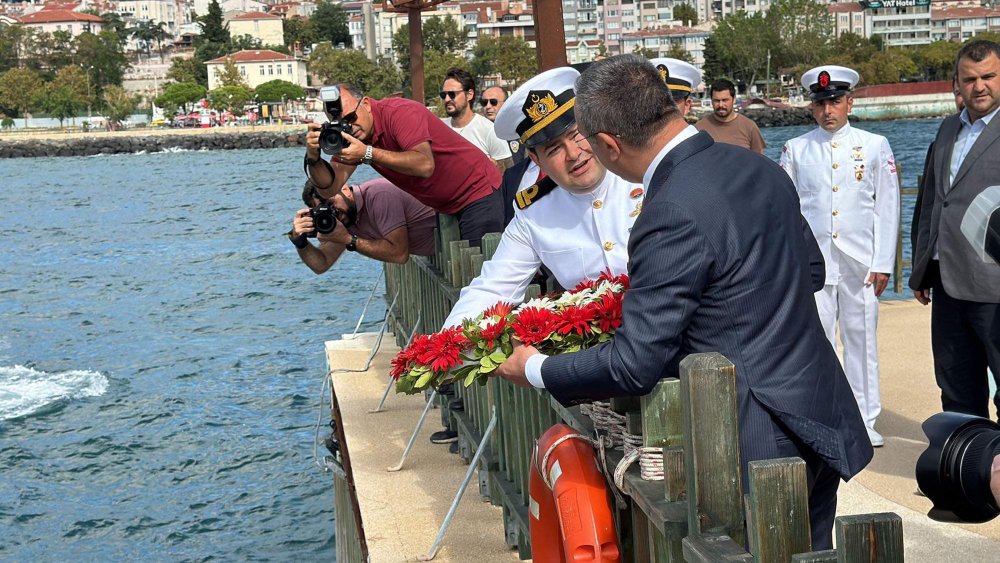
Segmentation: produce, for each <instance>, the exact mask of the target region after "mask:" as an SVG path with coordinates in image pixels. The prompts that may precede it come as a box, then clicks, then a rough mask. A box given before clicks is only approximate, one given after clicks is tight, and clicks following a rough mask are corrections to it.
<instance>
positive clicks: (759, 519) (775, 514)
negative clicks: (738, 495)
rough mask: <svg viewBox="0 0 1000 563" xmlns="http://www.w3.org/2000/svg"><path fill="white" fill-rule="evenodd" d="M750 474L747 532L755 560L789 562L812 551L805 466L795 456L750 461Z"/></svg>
mask: <svg viewBox="0 0 1000 563" xmlns="http://www.w3.org/2000/svg"><path fill="white" fill-rule="evenodd" d="M749 471H750V475H749V482H750V483H749V484H750V507H749V511H748V512H749V520H750V522H751V524H748V526H747V528H748V529H747V533H749V534H750V536H751V541H750V543H751V545H753V546H754V549H753V554H754V558H755V560H756V561H788V560H789V559H790V558H791V556H792V555H793V554H795V553H804V552H808V551H811V549H812V547H811V546H812V542H811V539H810V538H811V536H810V532H809V487H808V485H807V483H806V463H805V462H804V461H802V460H801V459H799V458H797V457H794V458H782V459H768V460H761V461H751V462H750V463H749ZM776 524H777V525H776Z"/></svg>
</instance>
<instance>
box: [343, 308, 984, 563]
mask: <svg viewBox="0 0 1000 563" xmlns="http://www.w3.org/2000/svg"><path fill="white" fill-rule="evenodd" d="M880 313H881V314H880V318H879V356H880V367H881V388H882V408H883V410H882V414H881V416H880V417H879V419H878V423H877V425H876V428H877V429H878V430H879V432H881V433H882V435H883V436H884V437H885V446H884V447H882V448H877V449H876V450H875V457H874V459H873V460H872V462H871V464H870V465H869V466H868V467H867V468H866V469H865V470H864V471H862V472H861V473H860V474H858V475H857V476H855V478H854V479H852V480H851V482H849V483H845V484H842V485H841V489H840V495H839V505H838V510H837V513H838V515H848V514H865V513H876V512H895V513H896V514H898V515H899V516H900V517H901V518H902V520H903V542H904V550H905V556H906V560H907V561H911V562H925V561H926V562H934V563H937V562H947V561H961V562H980V561H983V562H986V561H1000V519H997V520H995V521H993V522H989V523H986V524H976V525H965V524H953V523H941V522H935V521H933V520H931V519H929V518H928V517H927V516H926V514H927V511H928V510H929V509H930V507H931V503H930V501H929V500H928V499H927V498H925V497H923V496H920V495H918V494H917V484H916V479H915V477H914V467H915V465H916V460H917V457H918V456H919V455H920V453H921V452H923V450H924V448H925V447H926V444H927V442H926V438H925V437H924V435H923V432H922V431H921V429H920V424H921V423H922V422H923V421H924V420H925V419H926V418H927V417H929V416H931V415H932V414H934V413H937V412H939V411H940V392H939V390H938V388H937V386H936V384H935V383H934V374H933V369H932V365H933V364H932V358H931V348H930V307H923V306H921V305H920V304H919V303H917V302H916V301H913V300H905V301H884V302H882V304H881V307H880ZM367 338H370V337H368V336H361V337H360V338H356V339H347V340H339V341H331V342H328V343H327V359H328V362H330V365H331V366H339V367H358V366H362V365H363V364H364V361H365V359H366V358H367V355H368V350H369V349H370V344H371V341H370V340H366V339H367ZM382 350H383V351H381V352H380V353H378V354H377V355H376V356H375V358H374V362H373V366H374V369H371V370H369V371H368V372H365V373H342V374H334V375H333V376H332V377H333V382H334V387H335V388H336V390H337V393H338V397H339V400H340V405H341V410H342V414H343V417H344V420H345V430H346V432H347V439H348V445H349V448H350V453H351V458H352V462H353V464H354V471H355V475H356V480H357V488H358V495H359V500H360V505H361V509H362V515H363V517H364V520H365V529H366V530H367V533H368V545H369V547H370V549H371V555H372V557H371V561H373V562H375V563H379V562H382V561H393V562H395V561H417V560H419V557H420V556H421V555H424V554H426V553H427V551H428V550H429V548H430V546H431V544H432V543H433V541H434V538H435V536H436V535H437V532H438V527H439V526H440V524H441V522H442V520H443V519H444V515H445V513H446V512H447V510H448V506H449V504H450V502H451V499H452V498H453V497H454V494H455V492H456V490H457V484H458V483H460V482H461V480H462V478H463V477H464V475H465V471H466V469H467V468H468V466H466V465H465V464H464V463H463V462H462V461H461V460H460V459H459V456H457V455H451V454H448V453H447V446H441V445H433V444H430V443H429V441H428V440H429V436H430V434H431V433H432V432H434V431H436V430H439V429H440V428H441V418H440V411H438V410H433V411H431V413H430V415H429V416H428V418H427V422H426V423H425V424H424V426H423V428H422V429H421V431H420V433H419V435H418V437H417V441H416V443H415V445H414V447H413V450H412V452H411V454H410V457H409V459H408V460H407V462H406V463H405V465H404V467H403V469H402V470H401V471H398V472H388V471H386V468H387V467H389V466H393V465H396V464H397V463H398V462H399V459H400V455H401V454H402V452H403V449H404V448H405V447H406V443H407V441H408V440H409V437H410V433H411V432H412V430H413V427H414V425H415V423H416V420H417V419H418V418H419V416H420V413H421V411H422V409H423V401H422V400H421V398H420V396H404V395H396V394H395V392H394V391H390V393H389V396H388V399H387V400H386V403H385V407H384V411H383V412H380V413H375V414H372V413H368V412H367V411H368V410H369V409H373V408H375V406H376V405H377V404H378V401H379V399H380V398H381V397H382V392H383V391H384V389H385V384H386V381H387V380H386V378H385V374H386V373H388V362H389V360H390V359H391V358H392V355H393V354H394V352H395V347H394V346H393V345H392V344H391V343H390V342H388V339H387V341H386V342H385V343H384V344H383V347H382ZM470 489H472V490H470V491H468V492H467V493H466V494H465V496H464V497H463V499H462V501H461V503H460V504H459V506H458V508H457V511H456V513H455V518H454V521H453V523H452V526H451V528H450V529H449V530H448V531H447V534H446V535H445V537H444V541H443V547H442V549H441V552H440V553H439V555H438V556H437V558H436V559H435V561H476V562H477V563H487V562H493V561H516V560H517V554H516V552H513V551H510V550H508V549H507V547H506V545H505V544H504V541H503V525H502V519H501V511H500V509H498V508H496V507H493V506H491V505H489V503H485V502H482V501H481V500H480V499H479V495H478V493H477V492H476V490H475V489H476V480H475V479H473V482H472V485H471V486H470Z"/></svg>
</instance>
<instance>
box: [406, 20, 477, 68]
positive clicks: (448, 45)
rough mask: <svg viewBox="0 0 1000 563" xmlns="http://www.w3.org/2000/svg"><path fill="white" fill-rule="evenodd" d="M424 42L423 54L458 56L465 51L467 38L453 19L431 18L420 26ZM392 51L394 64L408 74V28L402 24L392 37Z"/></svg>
mask: <svg viewBox="0 0 1000 563" xmlns="http://www.w3.org/2000/svg"><path fill="white" fill-rule="evenodd" d="M420 29H421V32H422V36H423V40H424V54H425V55H426V54H427V52H428V51H437V52H439V53H448V54H458V53H461V52H463V51H464V50H465V47H466V43H467V38H466V37H465V32H464V31H463V30H462V28H461V27H460V26H459V25H458V23H457V22H456V21H455V20H454V18H442V17H441V16H431V17H429V18H427V19H425V20H423V22H422V23H421V26H420ZM392 51H393V53H395V55H396V63H397V64H398V65H399V68H401V69H403V72H404V73H409V72H410V26H409V24H403V25H401V26H400V27H399V29H397V30H396V33H394V34H393V35H392Z"/></svg>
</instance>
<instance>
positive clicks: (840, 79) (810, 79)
mask: <svg viewBox="0 0 1000 563" xmlns="http://www.w3.org/2000/svg"><path fill="white" fill-rule="evenodd" d="M860 79H861V77H860V76H859V75H858V73H857V72H856V71H854V70H852V69H849V68H847V67H846V66H837V65H823V66H818V67H816V68H814V69H810V70H808V71H806V72H805V74H803V75H802V87H803V88H806V89H807V90H809V92H810V97H811V98H812V99H813V100H825V99H826V98H836V97H837V96H843V95H844V94H847V93H848V92H850V91H851V90H853V89H854V86H855V85H857V83H858V80H860Z"/></svg>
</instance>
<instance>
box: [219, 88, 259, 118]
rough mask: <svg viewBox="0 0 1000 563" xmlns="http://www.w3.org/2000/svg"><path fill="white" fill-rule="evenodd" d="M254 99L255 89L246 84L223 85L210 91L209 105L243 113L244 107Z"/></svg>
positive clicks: (234, 112)
mask: <svg viewBox="0 0 1000 563" xmlns="http://www.w3.org/2000/svg"><path fill="white" fill-rule="evenodd" d="M252 99H253V91H252V90H250V89H249V88H247V87H246V86H222V87H221V88H216V89H215V90H212V91H211V92H209V93H208V103H209V106H210V107H211V108H212V109H214V110H219V111H228V112H229V113H232V114H233V115H243V107H244V106H245V105H247V103H248V102H249V101H250V100H252Z"/></svg>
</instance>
